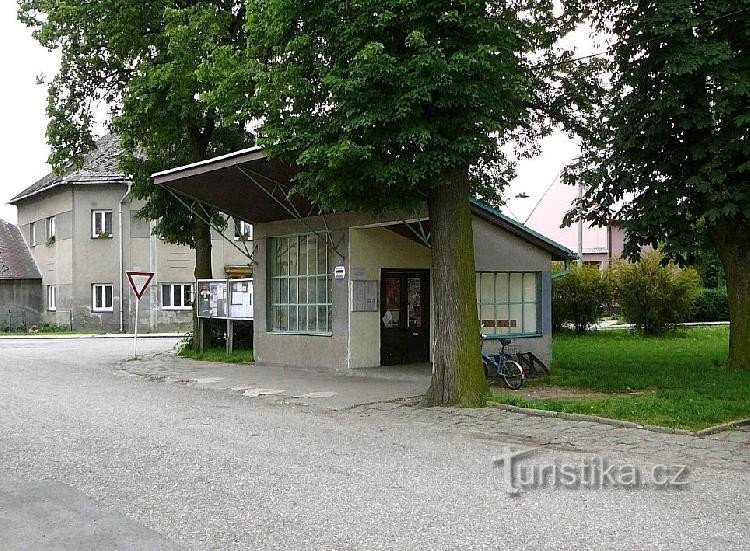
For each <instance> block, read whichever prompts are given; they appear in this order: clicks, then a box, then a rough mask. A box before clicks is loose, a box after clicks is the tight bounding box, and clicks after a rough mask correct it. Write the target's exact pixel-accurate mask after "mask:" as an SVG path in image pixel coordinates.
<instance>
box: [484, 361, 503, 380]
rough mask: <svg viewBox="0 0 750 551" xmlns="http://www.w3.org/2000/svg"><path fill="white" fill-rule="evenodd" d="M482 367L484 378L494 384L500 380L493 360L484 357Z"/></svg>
mask: <svg viewBox="0 0 750 551" xmlns="http://www.w3.org/2000/svg"><path fill="white" fill-rule="evenodd" d="M482 366H483V367H484V376H485V377H487V381H488V382H489V383H490V384H492V383H494V382H495V380H496V379H497V378H498V376H499V375H498V373H497V367H495V364H494V362H493V361H492V360H490V359H489V358H487V357H485V356H482Z"/></svg>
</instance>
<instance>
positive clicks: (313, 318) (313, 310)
mask: <svg viewBox="0 0 750 551" xmlns="http://www.w3.org/2000/svg"><path fill="white" fill-rule="evenodd" d="M307 330H308V331H317V330H318V308H317V307H316V306H308V308H307Z"/></svg>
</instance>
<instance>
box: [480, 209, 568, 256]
mask: <svg viewBox="0 0 750 551" xmlns="http://www.w3.org/2000/svg"><path fill="white" fill-rule="evenodd" d="M471 211H472V212H473V213H474V214H475V215H477V216H479V217H480V218H483V219H485V220H487V221H488V222H490V223H492V224H494V225H496V226H499V227H501V228H503V229H504V230H506V231H508V232H509V233H512V234H514V235H516V236H518V237H520V238H521V239H523V240H524V241H526V242H528V243H531V244H532V245H536V246H537V247H539V248H541V249H544V250H545V251H547V252H549V253H551V254H552V257H553V259H554V260H573V259H575V258H577V255H576V254H575V253H574V252H573V251H571V250H570V249H568V248H567V247H565V246H563V245H561V244H560V243H558V242H557V241H553V240H552V239H550V238H549V237H546V236H544V235H542V234H541V233H539V232H536V231H534V230H532V229H531V228H530V227H528V226H527V225H525V224H522V223H521V222H519V221H517V220H514V219H513V218H511V217H510V216H506V215H505V214H503V213H502V212H500V211H499V210H498V209H496V208H494V207H492V206H490V205H488V204H487V203H484V202H482V201H479V200H477V199H472V200H471Z"/></svg>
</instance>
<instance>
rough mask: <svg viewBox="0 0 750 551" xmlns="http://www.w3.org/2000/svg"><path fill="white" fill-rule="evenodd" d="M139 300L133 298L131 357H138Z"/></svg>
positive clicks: (135, 358)
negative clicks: (133, 319)
mask: <svg viewBox="0 0 750 551" xmlns="http://www.w3.org/2000/svg"><path fill="white" fill-rule="evenodd" d="M140 302H141V300H140V299H138V298H136V300H135V331H133V359H134V360H137V359H138V304H140Z"/></svg>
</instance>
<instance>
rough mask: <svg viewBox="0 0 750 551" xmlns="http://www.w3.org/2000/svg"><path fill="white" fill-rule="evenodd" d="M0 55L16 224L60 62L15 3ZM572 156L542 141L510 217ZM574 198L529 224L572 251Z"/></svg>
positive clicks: (522, 175)
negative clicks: (49, 86)
mask: <svg viewBox="0 0 750 551" xmlns="http://www.w3.org/2000/svg"><path fill="white" fill-rule="evenodd" d="M585 43H586V42H585V39H584V44H585ZM586 45H587V46H588V44H586ZM583 49H584V50H588V49H589V48H585V47H584V48H583ZM0 52H2V67H3V74H4V76H5V78H4V82H3V85H2V86H0V109H2V114H1V115H2V116H1V117H0V120H2V121H3V122H4V123H5V130H4V131H3V132H2V133H0V152H2V156H3V159H2V160H3V172H2V174H3V176H2V180H0V219H4V220H7V221H9V222H13V223H15V222H16V209H15V207H13V206H10V205H8V204H7V202H8V201H9V200H10V199H11V198H12V197H13V196H14V195H16V194H17V193H18V192H19V191H21V190H23V189H24V188H26V187H27V186H29V185H31V184H33V183H34V182H35V181H36V180H38V179H39V178H41V177H43V176H44V175H45V174H47V173H49V172H50V167H49V165H47V157H48V155H49V147H48V146H47V143H46V138H45V129H46V125H47V120H46V116H45V106H46V86H45V85H43V84H41V85H40V84H37V83H36V79H37V76H38V75H44V76H46V77H47V79H49V78H51V77H52V76H53V75H54V74H55V72H56V70H57V67H58V63H59V62H58V57H57V55H56V54H55V53H54V52H49V51H47V50H45V49H44V48H42V47H41V46H40V45H39V44H38V43H37V42H36V41H35V40H34V39H33V38H32V37H31V33H30V31H29V29H27V28H26V27H24V26H23V25H22V24H21V23H19V22H18V21H17V20H16V3H15V2H14V1H9V0H4V1H2V2H0ZM584 53H587V52H584ZM576 153H577V148H576V146H575V144H574V143H573V142H572V141H571V140H570V139H568V138H567V137H566V136H564V135H562V134H555V135H553V136H551V137H549V138H548V139H546V140H545V141H544V143H543V152H542V155H541V156H540V157H536V158H534V159H531V160H523V161H521V162H520V163H519V167H518V178H517V179H516V180H514V181H513V182H512V183H511V186H510V188H509V189H508V190H507V193H506V196H507V197H508V207H509V209H508V210H509V213H510V214H511V215H512V216H513V217H515V218H518V219H519V220H520V221H521V222H523V221H524V220H526V218H527V216H528V215H529V213H530V211H531V210H532V209H533V208H534V205H536V203H537V202H538V201H539V199H540V198H541V196H542V194H543V193H544V191H545V190H546V189H547V187H548V186H549V185H550V183H551V182H552V181H553V180H554V179H555V177H556V176H557V174H558V173H559V172H560V169H561V168H562V167H563V166H564V165H565V164H566V163H568V162H570V160H571V159H572V158H573V157H574V156H575V155H576ZM520 192H525V193H526V194H528V195H529V198H527V199H515V195H517V194H518V193H520ZM574 195H575V190H573V189H570V188H568V186H564V185H562V184H561V183H560V182H557V183H556V184H555V185H554V186H553V188H552V189H551V190H550V192H549V193H548V194H547V196H546V197H545V198H544V201H542V203H541V204H540V205H539V207H538V208H537V210H536V211H535V213H534V216H533V217H532V218H531V219H530V220H529V222H528V224H529V225H530V226H531V227H532V228H534V229H536V230H537V231H540V232H541V233H543V234H545V235H547V236H549V237H551V238H553V239H556V240H558V241H559V242H560V243H562V244H563V245H566V246H568V247H569V248H572V249H574V250H575V248H576V239H577V238H576V232H575V229H574V228H568V229H567V230H560V229H559V225H560V221H561V219H562V215H563V214H564V212H565V211H566V210H567V208H568V207H569V206H570V201H571V200H572V198H573V197H574ZM598 239H599V238H598V237H595V236H594V234H593V233H592V234H591V237H589V232H587V236H586V237H585V239H584V246H585V247H589V246H597V243H594V242H593V241H598ZM588 241H592V242H588Z"/></svg>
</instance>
